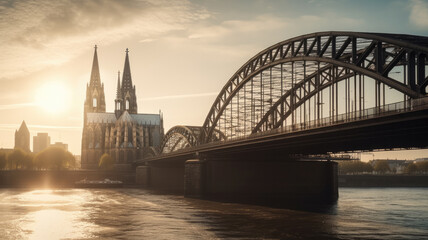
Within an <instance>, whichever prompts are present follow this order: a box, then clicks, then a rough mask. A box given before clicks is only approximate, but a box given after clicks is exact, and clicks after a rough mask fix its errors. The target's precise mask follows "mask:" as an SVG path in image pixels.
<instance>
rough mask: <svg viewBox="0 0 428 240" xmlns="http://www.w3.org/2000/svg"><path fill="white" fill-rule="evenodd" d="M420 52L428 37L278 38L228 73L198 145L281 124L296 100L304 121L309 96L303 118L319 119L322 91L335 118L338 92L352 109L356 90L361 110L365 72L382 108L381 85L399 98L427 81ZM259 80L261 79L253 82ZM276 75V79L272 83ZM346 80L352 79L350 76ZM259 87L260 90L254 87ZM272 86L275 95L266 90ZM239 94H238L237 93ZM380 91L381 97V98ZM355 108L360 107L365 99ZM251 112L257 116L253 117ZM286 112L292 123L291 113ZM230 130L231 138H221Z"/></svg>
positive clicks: (419, 92)
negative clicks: (399, 70)
mask: <svg viewBox="0 0 428 240" xmlns="http://www.w3.org/2000/svg"><path fill="white" fill-rule="evenodd" d="M427 55H428V38H427V37H421V36H410V35H396V34H381V33H356V32H322V33H314V34H308V35H303V36H300V37H296V38H292V39H289V40H286V41H283V42H280V43H278V44H275V45H273V46H271V47H269V48H267V49H266V50H264V51H262V52H260V53H259V54H257V55H256V56H254V57H253V58H251V59H250V60H249V61H248V62H247V63H245V64H244V65H243V66H242V67H241V68H240V69H239V70H238V71H237V72H236V73H235V74H234V75H233V76H232V77H231V78H230V80H229V81H228V82H227V83H226V85H225V86H224V87H223V89H222V91H221V92H220V94H219V95H218V97H217V99H216V100H215V102H214V104H213V105H212V107H211V109H210V112H209V113H208V115H207V118H206V120H205V122H204V124H203V126H202V131H201V135H200V137H199V139H200V142H201V143H206V142H212V141H215V140H216V139H214V138H213V135H214V134H213V133H214V132H216V131H220V132H223V133H224V134H225V136H227V137H228V138H233V135H234V134H235V135H236V134H237V133H239V131H241V132H244V133H245V134H247V135H248V134H251V133H255V132H259V131H264V130H269V129H271V128H277V127H279V126H281V125H283V124H284V122H286V121H287V117H288V116H290V115H293V112H294V111H297V109H298V108H299V107H300V109H301V108H302V105H304V106H305V110H304V112H305V113H304V118H305V120H306V115H305V114H307V112H308V111H307V110H306V103H307V102H310V101H311V98H312V97H315V98H318V100H314V105H315V104H316V105H317V106H316V107H314V109H313V110H310V109H309V119H311V116H310V113H311V111H314V116H313V118H315V115H316V117H317V118H318V119H319V118H320V117H321V116H322V112H321V113H320V110H319V108H320V105H321V104H324V103H323V102H322V100H321V101H320V100H319V97H320V93H321V94H322V91H324V90H325V89H326V88H329V89H331V92H330V94H329V97H332V98H333V102H332V103H330V105H336V106H332V107H331V106H330V107H331V108H332V109H333V110H330V112H333V115H334V114H336V115H337V112H338V109H339V107H338V105H339V103H338V102H339V101H338V100H337V98H338V96H339V95H340V94H343V95H345V96H346V98H347V100H348V101H347V102H346V103H345V104H346V112H350V110H351V107H352V108H354V110H357V91H358V90H359V91H360V92H359V93H358V98H359V99H358V101H359V109H360V110H361V109H362V107H361V101H364V99H363V100H361V98H362V96H363V98H364V95H365V93H364V91H365V88H364V77H368V78H369V79H371V80H373V81H374V85H375V86H374V88H375V90H374V91H375V95H376V96H375V99H374V101H375V106H376V107H381V106H382V105H385V91H386V90H385V86H388V87H389V88H390V89H393V90H396V91H397V92H400V93H402V94H403V95H404V98H405V99H415V98H420V97H424V96H426V87H427V85H428V77H427V74H426V72H425V66H426V57H427ZM284 66H286V67H285V68H284ZM398 67H402V71H403V73H402V74H401V77H400V76H398V77H397V76H394V77H390V75H394V74H396V73H394V71H393V70H394V69H396V68H398ZM279 68H280V70H278V69H279ZM267 71H269V72H270V86H269V87H265V86H263V85H264V84H268V83H264V82H263V77H264V75H269V73H266V72H267ZM273 71H274V72H275V74H277V75H279V72H280V77H278V76H274V78H275V79H274V82H275V83H274V84H277V85H279V83H280V84H281V90H280V91H278V90H277V89H274V88H273V87H272V79H273V77H272V72H273ZM258 77H260V80H259V79H257V78H258ZM361 77H363V92H361V89H362V87H361ZM278 78H280V80H279V81H278ZM350 78H351V79H352V78H354V80H353V81H352V80H349V79H350ZM357 78H358V79H360V80H359V84H360V86H359V89H358V88H357V87H355V89H354V90H353V94H354V95H355V98H354V100H355V102H351V101H350V100H349V99H350V98H351V97H350V96H349V95H350V94H351V91H350V90H349V89H350V84H351V83H354V85H355V86H356V85H357ZM397 78H398V79H397ZM344 80H345V81H344ZM343 81H344V82H345V86H346V88H347V89H348V90H347V91H348V92H347V93H338V90H337V89H338V88H339V87H340V86H339V84H340V82H343ZM253 82H255V83H256V84H260V86H258V89H253ZM249 83H251V84H249ZM248 85H250V86H251V89H250V90H247V89H245V88H246V86H248ZM287 85H288V86H287ZM248 87H249V86H248ZM382 87H383V88H382ZM277 88H279V87H278V86H277ZM258 90H259V91H260V92H257V91H258ZM264 91H270V98H268V99H267V100H266V99H263V98H264V97H265V95H266V96H268V97H269V95H268V94H264ZM272 91H277V92H276V93H274V94H272ZM302 92H303V94H302ZM242 93H243V94H244V97H242V96H239V95H240V94H241V95H242ZM247 93H248V94H249V95H250V96H247ZM346 94H347V95H346ZM381 94H383V103H382V98H381ZM254 95H257V96H255V98H257V101H259V102H260V104H259V105H257V106H255V105H256V104H254V102H255V100H254V99H253V98H254ZM272 96H274V97H272ZM334 97H336V101H334ZM321 98H322V95H321ZM236 99H238V100H236ZM242 99H243V100H242ZM246 100H247V101H251V104H250V105H249V104H248V103H245V101H246ZM233 101H235V102H237V106H235V105H236V104H235V105H233ZM240 102H244V105H247V106H245V107H244V108H242V107H240V106H239V103H240ZM265 102H267V103H265ZM351 105H352V106H351ZM362 105H363V109H364V106H365V103H363V104H362ZM241 106H242V103H241ZM233 107H235V109H233ZM248 107H249V108H250V109H248ZM256 108H257V109H256ZM309 108H310V104H309ZM247 110H250V112H251V113H250V115H251V120H246V121H247V122H249V125H250V126H248V127H246V126H245V127H244V128H243V130H242V127H241V129H240V128H238V127H237V125H239V124H240V122H239V121H240V118H248V116H247V115H248V111H247ZM256 111H257V114H255V112H256ZM317 111H318V113H317ZM300 112H302V110H300ZM334 112H336V113H334ZM240 114H241V116H240ZM300 114H301V113H300ZM242 115H243V116H244V117H242ZM253 115H255V116H253ZM228 116H229V118H228ZM292 117H293V120H292V122H293V121H294V116H292ZM256 118H257V119H256ZM301 118H302V116H301ZM244 124H246V122H244ZM220 125H223V126H220ZM224 125H227V126H224ZM222 127H223V129H224V130H223V131H222ZM229 129H230V132H231V133H230V135H228V132H229ZM248 129H250V131H249V130H248ZM238 130H239V131H238Z"/></svg>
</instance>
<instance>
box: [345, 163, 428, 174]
mask: <svg viewBox="0 0 428 240" xmlns="http://www.w3.org/2000/svg"><path fill="white" fill-rule="evenodd" d="M395 172H396V169H391V168H390V167H389V164H388V162H387V161H376V163H375V164H374V165H372V164H371V163H370V162H361V161H341V162H339V173H340V174H368V173H378V174H385V173H395ZM403 173H405V174H426V173H428V161H422V162H417V163H410V164H407V165H406V166H405V167H404V171H403Z"/></svg>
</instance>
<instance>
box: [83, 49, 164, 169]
mask: <svg viewBox="0 0 428 240" xmlns="http://www.w3.org/2000/svg"><path fill="white" fill-rule="evenodd" d="M114 102H115V111H114V112H112V113H108V112H106V103H105V95H104V84H103V83H102V82H101V79H100V72H99V66H98V55H97V47H96V46H95V52H94V58H93V63H92V72H91V78H90V82H89V84H87V85H86V100H85V104H84V119H83V121H84V123H83V134H82V154H81V161H82V168H85V169H89V168H97V167H98V161H99V159H100V157H101V156H102V155H103V154H104V153H108V154H110V156H112V157H113V159H114V160H115V162H116V168H119V169H128V168H130V166H131V164H132V163H133V161H134V160H135V159H139V158H142V157H143V155H144V154H146V153H147V152H149V151H151V149H150V148H157V147H159V146H160V144H161V141H162V137H163V134H164V129H163V119H162V114H161V113H159V114H139V113H138V108H137V96H136V91H135V85H133V83H132V77H131V68H130V63H129V52H128V49H126V56H125V66H124V69H123V75H122V80H121V79H120V73H119V75H118V79H117V90H116V99H115V100H114Z"/></svg>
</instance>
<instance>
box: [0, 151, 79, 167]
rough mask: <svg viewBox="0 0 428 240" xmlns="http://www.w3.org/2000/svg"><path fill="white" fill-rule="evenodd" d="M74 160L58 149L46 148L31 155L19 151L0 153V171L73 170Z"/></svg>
mask: <svg viewBox="0 0 428 240" xmlns="http://www.w3.org/2000/svg"><path fill="white" fill-rule="evenodd" d="M75 166H76V159H75V158H74V156H73V155H72V154H71V153H70V152H69V151H66V150H64V149H62V148H59V147H48V148H46V149H45V150H43V151H41V152H39V153H37V154H33V153H29V152H26V151H23V150H21V149H14V150H13V151H12V152H11V153H9V154H5V153H0V169H9V170H18V169H25V170H35V169H36V170H61V169H71V168H75Z"/></svg>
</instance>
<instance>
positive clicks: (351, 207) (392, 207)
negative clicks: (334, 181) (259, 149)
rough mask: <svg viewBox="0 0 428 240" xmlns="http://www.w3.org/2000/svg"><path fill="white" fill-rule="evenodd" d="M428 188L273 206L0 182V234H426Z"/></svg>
mask: <svg viewBox="0 0 428 240" xmlns="http://www.w3.org/2000/svg"><path fill="white" fill-rule="evenodd" d="M427 219H428V188H341V189H340V198H339V201H338V202H337V204H335V205H333V206H328V207H318V208H312V209H311V210H291V209H276V208H269V207H263V206H253V205H246V204H236V203H220V202H211V201H204V200H198V199H188V198H183V197H181V196H175V195H161V194H153V193H151V192H149V191H146V190H141V189H126V188H125V189H60V190H58V189H57V190H46V189H44V190H24V189H0V238H1V239H428V221H427Z"/></svg>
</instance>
